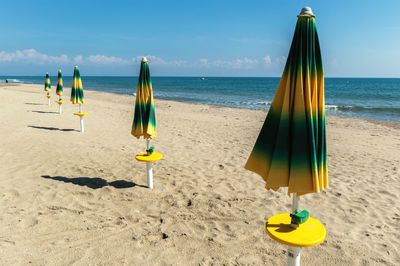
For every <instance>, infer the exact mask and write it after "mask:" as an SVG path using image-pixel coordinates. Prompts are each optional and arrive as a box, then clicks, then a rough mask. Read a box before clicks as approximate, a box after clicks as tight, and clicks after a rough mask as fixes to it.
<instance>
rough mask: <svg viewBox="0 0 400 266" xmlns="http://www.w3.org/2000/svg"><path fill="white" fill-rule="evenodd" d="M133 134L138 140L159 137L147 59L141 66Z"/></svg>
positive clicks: (144, 59) (143, 60)
mask: <svg viewBox="0 0 400 266" xmlns="http://www.w3.org/2000/svg"><path fill="white" fill-rule="evenodd" d="M131 134H132V135H133V136H135V137H136V138H140V137H141V136H143V138H144V139H152V138H154V137H155V136H156V135H157V131H156V114H155V107H154V99H153V88H152V84H151V78H150V69H149V64H148V62H147V59H146V58H145V57H144V58H143V59H142V62H141V64H140V74H139V81H138V85H137V91H136V103H135V114H134V117H133V124H132V131H131Z"/></svg>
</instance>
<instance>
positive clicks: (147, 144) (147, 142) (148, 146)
mask: <svg viewBox="0 0 400 266" xmlns="http://www.w3.org/2000/svg"><path fill="white" fill-rule="evenodd" d="M149 149H150V140H149V139H146V151H148V150H149Z"/></svg>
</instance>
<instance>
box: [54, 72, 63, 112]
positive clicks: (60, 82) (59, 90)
mask: <svg viewBox="0 0 400 266" xmlns="http://www.w3.org/2000/svg"><path fill="white" fill-rule="evenodd" d="M56 94H57V95H58V101H56V103H58V113H59V114H61V112H62V109H61V105H62V103H63V101H62V99H61V96H62V94H63V80H62V74H61V70H58V82H57V88H56Z"/></svg>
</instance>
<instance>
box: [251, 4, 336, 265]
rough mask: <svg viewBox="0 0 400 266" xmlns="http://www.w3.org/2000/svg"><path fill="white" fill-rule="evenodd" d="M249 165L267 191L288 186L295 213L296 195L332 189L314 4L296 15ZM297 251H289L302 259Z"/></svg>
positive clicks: (296, 211)
mask: <svg viewBox="0 0 400 266" xmlns="http://www.w3.org/2000/svg"><path fill="white" fill-rule="evenodd" d="M245 168H246V169H248V170H250V171H253V172H255V173H257V174H259V175H260V176H262V178H263V179H264V180H265V187H266V188H267V189H272V190H277V189H279V188H280V187H287V188H288V193H289V194H291V193H293V208H292V214H296V213H299V208H298V196H300V195H304V194H307V193H315V192H320V191H321V190H323V189H325V188H327V187H328V170H327V150H326V135H325V99H324V72H323V66H322V59H321V51H320V46H319V41H318V35H317V28H316V23H315V16H314V14H313V13H312V11H311V8H303V9H302V11H301V13H300V15H299V16H298V19H297V24H296V29H295V33H294V37H293V40H292V44H291V47H290V51H289V56H288V58H287V62H286V65H285V69H284V72H283V75H282V78H281V80H280V83H279V86H278V89H277V91H276V94H275V97H274V99H273V101H272V104H271V107H270V109H269V111H268V114H267V117H266V119H265V122H264V125H263V126H262V128H261V132H260V134H259V136H258V138H257V141H256V143H255V145H254V148H253V150H252V152H251V154H250V157H249V159H248V161H247V163H246V165H245ZM307 217H308V213H307ZM293 219H294V218H293V217H292V222H293ZM324 232H325V231H324ZM323 237H325V235H323ZM322 241H323V240H322ZM295 251H296V250H295ZM297 251H298V252H297V253H296V252H293V250H289V254H292V255H294V256H295V257H296V256H297V257H296V258H297V259H298V261H299V259H300V251H299V250H297ZM293 253H295V254H293Z"/></svg>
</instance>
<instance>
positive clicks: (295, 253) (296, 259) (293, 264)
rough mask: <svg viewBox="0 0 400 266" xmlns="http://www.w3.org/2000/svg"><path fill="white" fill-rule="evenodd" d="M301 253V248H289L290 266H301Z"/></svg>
mask: <svg viewBox="0 0 400 266" xmlns="http://www.w3.org/2000/svg"><path fill="white" fill-rule="evenodd" d="M300 252H301V248H299V247H289V248H288V266H300Z"/></svg>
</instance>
